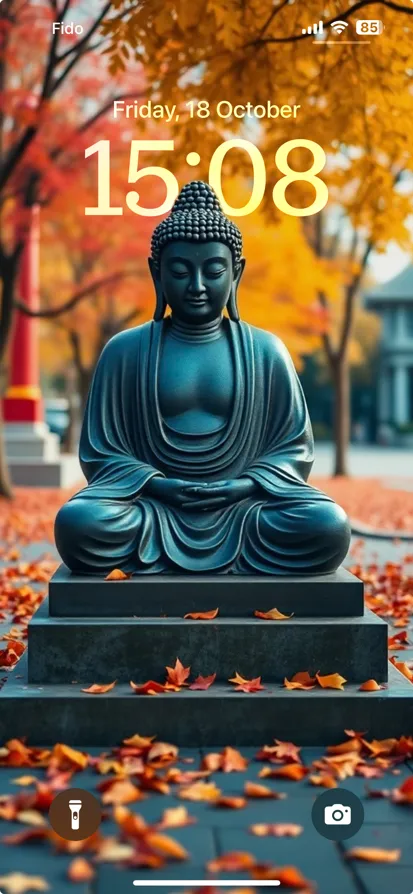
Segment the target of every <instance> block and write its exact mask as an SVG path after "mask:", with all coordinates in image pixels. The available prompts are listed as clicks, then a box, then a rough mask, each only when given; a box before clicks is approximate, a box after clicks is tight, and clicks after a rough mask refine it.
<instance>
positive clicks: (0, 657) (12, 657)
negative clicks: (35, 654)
mask: <svg viewBox="0 0 413 894" xmlns="http://www.w3.org/2000/svg"><path fill="white" fill-rule="evenodd" d="M25 649H26V646H25V645H24V643H22V642H20V640H13V639H11V640H8V642H7V645H6V648H5V649H1V650H0V668H2V667H4V668H9V667H14V665H15V664H16V663H17V662H18V660H19V658H20V657H21V655H22V654H23V652H24V651H25Z"/></svg>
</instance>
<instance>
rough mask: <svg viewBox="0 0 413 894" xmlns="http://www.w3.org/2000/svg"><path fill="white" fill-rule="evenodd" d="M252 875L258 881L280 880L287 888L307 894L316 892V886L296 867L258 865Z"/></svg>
mask: <svg viewBox="0 0 413 894" xmlns="http://www.w3.org/2000/svg"><path fill="white" fill-rule="evenodd" d="M251 875H252V877H253V878H255V879H257V880H258V879H261V880H263V881H264V880H265V879H267V880H268V881H269V880H271V879H274V880H278V881H279V882H281V885H284V887H285V888H299V889H300V891H303V892H307V894H308V892H310V891H313V890H314V886H313V885H312V884H311V882H309V881H308V879H306V878H305V877H304V876H303V874H302V872H301V871H300V870H299V869H297V867H296V866H271V864H267V863H257V864H256V865H255V866H254V867H253V869H252V872H251Z"/></svg>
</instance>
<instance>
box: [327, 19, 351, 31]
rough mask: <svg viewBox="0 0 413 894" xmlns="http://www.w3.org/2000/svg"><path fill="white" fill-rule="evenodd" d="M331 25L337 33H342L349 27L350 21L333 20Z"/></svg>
mask: <svg viewBox="0 0 413 894" xmlns="http://www.w3.org/2000/svg"><path fill="white" fill-rule="evenodd" d="M331 27H332V29H333V31H334V32H335V33H336V34H342V33H343V31H345V30H346V28H348V22H341V21H337V22H333V23H332V25H331Z"/></svg>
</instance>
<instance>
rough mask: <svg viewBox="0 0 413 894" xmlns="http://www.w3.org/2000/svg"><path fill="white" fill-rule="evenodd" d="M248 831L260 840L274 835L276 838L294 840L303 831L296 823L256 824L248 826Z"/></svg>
mask: <svg viewBox="0 0 413 894" xmlns="http://www.w3.org/2000/svg"><path fill="white" fill-rule="evenodd" d="M249 831H250V832H251V833H252V835H258V836H259V837H260V838H262V837H264V836H267V835H275V837H276V838H296V837H297V835H301V833H302V832H303V831H304V829H303V826H298V825H297V824H296V823H256V824H255V825H253V826H250V828H249Z"/></svg>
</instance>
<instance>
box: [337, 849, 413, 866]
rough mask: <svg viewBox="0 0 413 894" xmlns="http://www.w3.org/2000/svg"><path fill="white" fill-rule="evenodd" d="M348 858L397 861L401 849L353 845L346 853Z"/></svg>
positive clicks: (366, 860)
mask: <svg viewBox="0 0 413 894" xmlns="http://www.w3.org/2000/svg"><path fill="white" fill-rule="evenodd" d="M346 857H347V859H348V860H365V862H366V863H397V862H398V861H399V860H400V857H401V850H399V849H395V850H385V849H384V848H381V847H352V848H351V849H350V850H349V851H347V853H346Z"/></svg>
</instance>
